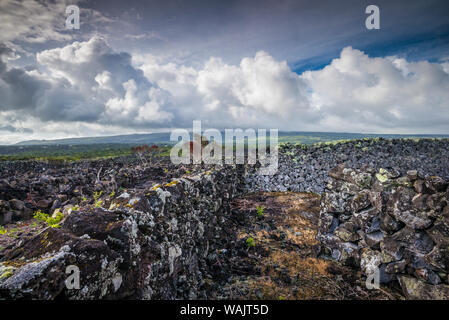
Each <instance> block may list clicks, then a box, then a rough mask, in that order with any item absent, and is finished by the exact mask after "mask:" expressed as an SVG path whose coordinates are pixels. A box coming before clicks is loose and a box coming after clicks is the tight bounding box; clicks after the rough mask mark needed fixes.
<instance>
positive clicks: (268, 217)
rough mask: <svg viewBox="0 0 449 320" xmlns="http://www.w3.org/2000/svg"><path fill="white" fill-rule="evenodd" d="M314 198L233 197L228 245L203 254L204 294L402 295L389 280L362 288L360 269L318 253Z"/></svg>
mask: <svg viewBox="0 0 449 320" xmlns="http://www.w3.org/2000/svg"><path fill="white" fill-rule="evenodd" d="M319 201H320V198H319V196H318V195H316V194H311V193H261V194H252V195H248V196H245V197H242V198H239V199H236V200H234V202H233V209H232V212H231V214H232V217H231V218H232V221H233V224H234V230H233V232H229V239H228V245H227V246H226V248H224V249H222V250H221V251H220V252H218V253H217V254H214V255H212V256H209V260H210V263H211V269H212V272H211V274H212V279H210V281H209V282H208V285H209V290H210V294H209V296H210V298H216V299H270V300H273V299H275V300H278V299H281V300H282V299H331V300H340V299H363V300H372V299H382V300H386V299H403V297H402V295H401V291H400V288H399V287H396V286H395V285H393V286H391V287H385V286H381V288H380V289H379V290H376V289H372V290H368V289H367V288H366V286H365V279H366V278H364V277H363V276H362V275H361V273H360V271H357V270H354V269H352V268H349V267H345V266H341V265H339V264H338V263H336V262H334V261H329V260H324V259H321V258H318V254H319V250H320V246H319V243H318V242H317V241H316V240H315V236H316V233H317V226H318V215H319ZM258 207H259V210H257V208H258ZM258 211H259V212H258ZM248 239H249V240H248ZM251 239H252V240H251ZM214 260H215V261H214Z"/></svg>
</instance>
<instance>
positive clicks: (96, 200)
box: [94, 191, 103, 208]
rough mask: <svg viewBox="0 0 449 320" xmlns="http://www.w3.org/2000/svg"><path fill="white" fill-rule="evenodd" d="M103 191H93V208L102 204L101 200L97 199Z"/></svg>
mask: <svg viewBox="0 0 449 320" xmlns="http://www.w3.org/2000/svg"><path fill="white" fill-rule="evenodd" d="M102 193H103V191H100V192H99V193H98V192H96V191H95V193H94V206H95V208H100V207H101V205H102V204H103V201H102V200H99V198H100V197H101V195H102Z"/></svg>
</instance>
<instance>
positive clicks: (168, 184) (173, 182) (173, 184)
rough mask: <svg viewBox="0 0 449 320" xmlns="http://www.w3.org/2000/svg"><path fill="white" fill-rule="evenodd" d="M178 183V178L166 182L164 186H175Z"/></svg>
mask: <svg viewBox="0 0 449 320" xmlns="http://www.w3.org/2000/svg"><path fill="white" fill-rule="evenodd" d="M178 183H179V181H178V180H173V181H171V182H169V183H166V184H165V186H166V187H171V186H176V185H177V184H178Z"/></svg>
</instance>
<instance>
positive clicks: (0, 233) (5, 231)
mask: <svg viewBox="0 0 449 320" xmlns="http://www.w3.org/2000/svg"><path fill="white" fill-rule="evenodd" d="M7 233H8V230H6V229H5V228H4V227H3V226H0V235H4V234H7Z"/></svg>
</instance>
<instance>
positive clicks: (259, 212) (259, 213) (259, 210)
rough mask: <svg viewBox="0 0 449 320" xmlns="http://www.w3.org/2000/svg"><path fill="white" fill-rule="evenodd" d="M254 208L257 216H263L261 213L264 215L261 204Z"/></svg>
mask: <svg viewBox="0 0 449 320" xmlns="http://www.w3.org/2000/svg"><path fill="white" fill-rule="evenodd" d="M256 210H257V216H258V217H263V215H264V212H263V206H257V208H256Z"/></svg>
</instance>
